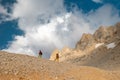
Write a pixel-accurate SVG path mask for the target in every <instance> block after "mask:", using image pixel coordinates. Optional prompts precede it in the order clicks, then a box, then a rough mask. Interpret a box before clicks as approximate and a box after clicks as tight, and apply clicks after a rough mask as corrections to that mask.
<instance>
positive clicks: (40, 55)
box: [38, 50, 42, 58]
mask: <svg viewBox="0 0 120 80" xmlns="http://www.w3.org/2000/svg"><path fill="white" fill-rule="evenodd" d="M38 57H39V58H42V51H41V50H40V51H39V55H38Z"/></svg>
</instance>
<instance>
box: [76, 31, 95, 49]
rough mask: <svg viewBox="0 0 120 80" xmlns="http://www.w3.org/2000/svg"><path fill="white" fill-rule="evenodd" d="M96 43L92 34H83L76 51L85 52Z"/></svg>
mask: <svg viewBox="0 0 120 80" xmlns="http://www.w3.org/2000/svg"><path fill="white" fill-rule="evenodd" d="M94 43H96V41H95V39H94V37H93V35H92V34H85V33H84V34H83V36H82V37H81V39H80V41H79V42H78V43H77V45H76V49H80V50H85V49H86V48H87V47H90V46H92V45H93V44H94Z"/></svg>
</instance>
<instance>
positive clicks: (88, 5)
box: [0, 0, 120, 58]
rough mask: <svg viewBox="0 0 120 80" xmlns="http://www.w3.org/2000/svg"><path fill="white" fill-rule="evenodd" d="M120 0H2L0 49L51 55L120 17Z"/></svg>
mask: <svg viewBox="0 0 120 80" xmlns="http://www.w3.org/2000/svg"><path fill="white" fill-rule="evenodd" d="M119 6H120V1H119V0H0V50H2V51H7V52H12V53H18V54H26V55H30V56H36V57H37V56H38V52H39V50H41V51H42V52H43V58H49V57H50V55H51V53H52V51H53V50H55V49H60V50H61V49H62V48H64V47H66V46H67V47H70V48H74V47H75V44H76V43H77V41H79V40H80V38H81V36H82V34H83V33H91V34H92V33H94V32H95V30H96V29H98V28H99V27H100V26H110V25H114V24H116V23H117V22H119V21H120V7H119Z"/></svg>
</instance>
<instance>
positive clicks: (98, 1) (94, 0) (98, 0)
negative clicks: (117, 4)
mask: <svg viewBox="0 0 120 80" xmlns="http://www.w3.org/2000/svg"><path fill="white" fill-rule="evenodd" d="M92 1H93V2H95V3H102V0H92Z"/></svg>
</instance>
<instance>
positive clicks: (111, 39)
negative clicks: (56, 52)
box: [51, 23, 120, 70]
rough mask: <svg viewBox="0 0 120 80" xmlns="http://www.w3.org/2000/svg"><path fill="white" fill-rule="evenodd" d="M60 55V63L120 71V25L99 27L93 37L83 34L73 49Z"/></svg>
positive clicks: (61, 52)
mask: <svg viewBox="0 0 120 80" xmlns="http://www.w3.org/2000/svg"><path fill="white" fill-rule="evenodd" d="M60 54H61V55H62V56H61V57H60V62H67V63H72V64H76V65H82V66H83V65H84V66H94V67H98V68H102V69H108V70H120V23H117V24H116V25H114V26H109V27H103V26H101V27H100V28H99V29H98V30H96V32H95V33H94V34H93V35H92V34H83V36H82V37H81V39H80V41H78V43H77V44H76V47H75V49H69V51H66V50H65V49H64V52H63V51H60ZM51 56H52V55H51ZM63 58H64V59H63Z"/></svg>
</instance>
